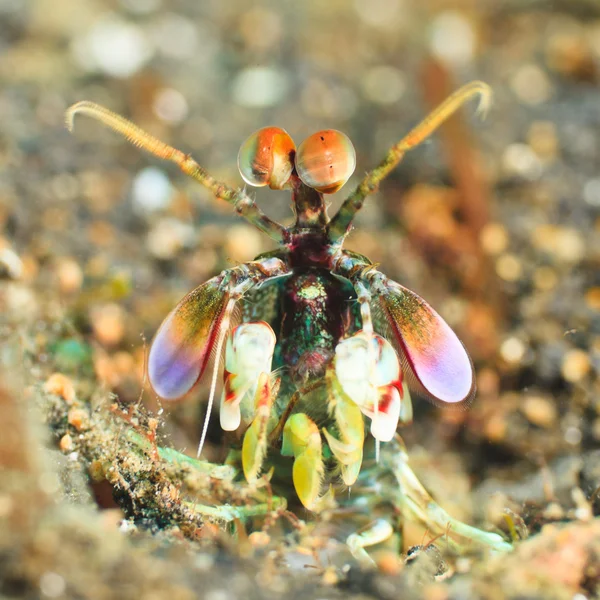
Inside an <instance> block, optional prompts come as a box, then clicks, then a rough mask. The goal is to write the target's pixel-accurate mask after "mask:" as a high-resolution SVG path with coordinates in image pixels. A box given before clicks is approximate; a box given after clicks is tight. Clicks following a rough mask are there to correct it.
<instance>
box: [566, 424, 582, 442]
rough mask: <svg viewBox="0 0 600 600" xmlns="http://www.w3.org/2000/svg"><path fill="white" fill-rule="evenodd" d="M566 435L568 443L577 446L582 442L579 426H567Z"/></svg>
mask: <svg viewBox="0 0 600 600" xmlns="http://www.w3.org/2000/svg"><path fill="white" fill-rule="evenodd" d="M564 437H565V442H567V444H571V445H572V446H576V445H577V444H579V442H581V429H579V427H567V429H566V431H565V436H564Z"/></svg>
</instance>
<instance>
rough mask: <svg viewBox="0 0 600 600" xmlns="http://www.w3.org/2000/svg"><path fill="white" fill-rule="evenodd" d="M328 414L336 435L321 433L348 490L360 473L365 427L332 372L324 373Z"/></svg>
mask: <svg viewBox="0 0 600 600" xmlns="http://www.w3.org/2000/svg"><path fill="white" fill-rule="evenodd" d="M327 384H328V385H327V389H328V393H329V412H330V414H331V416H333V419H334V421H335V424H336V426H337V435H338V437H336V436H335V435H333V434H332V433H331V432H329V431H328V430H327V429H323V435H324V436H325V439H326V440H327V443H328V444H329V449H330V450H331V452H332V454H333V455H334V456H335V458H336V460H337V461H338V464H339V465H340V469H341V473H342V479H343V481H344V483H345V484H346V485H347V486H351V485H353V484H354V482H355V481H356V478H357V477H358V474H359V472H360V467H361V465H362V458H363V445H364V441H365V424H364V418H363V415H362V413H361V412H360V408H359V407H358V405H356V404H355V403H354V402H352V401H351V400H349V399H346V397H345V396H344V394H343V393H342V391H341V390H340V389H339V384H338V383H337V379H336V377H335V373H334V371H333V369H331V370H330V371H329V372H328V373H327Z"/></svg>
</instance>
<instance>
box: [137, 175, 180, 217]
mask: <svg viewBox="0 0 600 600" xmlns="http://www.w3.org/2000/svg"><path fill="white" fill-rule="evenodd" d="M132 195H133V205H134V207H135V208H136V209H137V210H138V212H140V213H153V212H157V211H159V210H164V209H165V208H167V207H168V206H169V204H170V203H171V200H172V198H173V195H174V190H173V186H172V185H171V181H170V180H169V178H168V177H167V175H166V174H165V172H164V171H163V170H162V169H159V168H157V167H147V168H145V169H142V170H141V171H139V172H138V173H137V175H136V176H135V178H134V179H133V184H132Z"/></svg>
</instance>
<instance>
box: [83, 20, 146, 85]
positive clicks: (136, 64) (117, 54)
mask: <svg viewBox="0 0 600 600" xmlns="http://www.w3.org/2000/svg"><path fill="white" fill-rule="evenodd" d="M73 52H74V54H75V58H76V59H77V60H78V62H79V63H80V64H81V65H82V66H83V67H84V68H86V69H88V70H90V71H102V72H104V73H106V74H107V75H111V76H113V77H120V78H127V77H131V75H134V74H135V73H137V72H138V71H139V70H140V69H141V68H142V67H143V66H144V65H145V64H146V62H147V61H148V60H149V59H150V57H151V56H152V52H153V49H152V46H151V45H150V43H149V41H148V39H147V38H146V36H145V35H144V32H143V30H142V29H141V28H140V27H138V26H137V25H134V24H132V23H128V22H127V21H124V20H122V19H119V18H117V17H116V16H114V15H110V16H108V17H105V18H103V19H100V20H99V21H97V22H96V23H95V24H94V26H93V27H92V28H91V29H90V30H89V31H87V32H86V33H85V34H84V35H83V37H80V38H78V39H77V40H76V41H75V44H74V46H73Z"/></svg>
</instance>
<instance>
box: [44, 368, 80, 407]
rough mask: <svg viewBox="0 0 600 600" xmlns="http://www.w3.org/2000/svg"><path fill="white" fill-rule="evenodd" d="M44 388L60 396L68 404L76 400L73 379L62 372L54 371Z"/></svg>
mask: <svg viewBox="0 0 600 600" xmlns="http://www.w3.org/2000/svg"><path fill="white" fill-rule="evenodd" d="M44 390H45V391H46V392H48V393H49V394H55V395H56V396H60V397H61V398H62V399H63V400H64V401H65V402H66V403H67V404H73V402H74V401H75V388H74V387H73V383H72V381H71V380H70V379H69V378H68V377H67V376H66V375H63V374H62V373H53V374H52V375H50V377H48V379H47V380H46V383H44Z"/></svg>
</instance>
